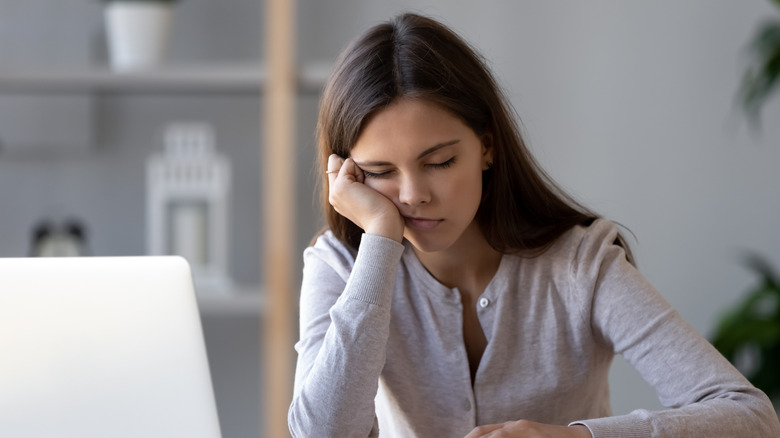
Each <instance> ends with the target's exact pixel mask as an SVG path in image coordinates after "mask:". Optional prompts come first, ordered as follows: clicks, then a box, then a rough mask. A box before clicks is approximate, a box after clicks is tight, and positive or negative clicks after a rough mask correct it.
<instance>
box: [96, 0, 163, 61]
mask: <svg viewBox="0 0 780 438" xmlns="http://www.w3.org/2000/svg"><path fill="white" fill-rule="evenodd" d="M171 12H172V7H171V4H170V3H157V2H150V1H112V2H109V3H108V4H107V5H106V9H105V20H106V34H107V36H108V49H109V56H110V61H111V66H112V67H113V68H114V69H116V70H136V69H145V68H150V67H155V66H158V65H160V64H161V63H162V61H163V60H164V59H165V54H166V50H167V46H168V36H169V34H170V28H171V15H172V14H171Z"/></svg>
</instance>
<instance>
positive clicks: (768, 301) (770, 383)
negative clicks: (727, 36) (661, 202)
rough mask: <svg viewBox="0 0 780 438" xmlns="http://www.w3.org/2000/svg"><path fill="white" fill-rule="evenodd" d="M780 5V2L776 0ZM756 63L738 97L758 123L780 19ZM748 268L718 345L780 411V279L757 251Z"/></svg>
mask: <svg viewBox="0 0 780 438" xmlns="http://www.w3.org/2000/svg"><path fill="white" fill-rule="evenodd" d="M770 1H771V2H772V3H773V4H775V5H776V6H778V7H780V0H770ZM748 51H749V55H750V64H749V65H748V68H747V70H746V71H745V73H744V76H743V78H742V84H741V87H740V89H739V93H738V98H739V103H740V105H741V106H742V109H743V110H744V111H745V113H746V115H747V116H748V118H749V120H750V121H751V122H752V123H753V126H754V127H757V126H758V125H759V122H760V120H759V115H760V111H761V107H762V106H763V104H764V102H765V101H766V99H767V98H768V97H769V95H770V94H771V93H772V92H773V91H774V90H775V89H776V88H777V86H778V84H779V83H780V19H778V18H775V19H773V20H769V21H766V22H764V23H763V24H762V25H761V27H760V28H759V29H758V31H757V32H756V34H755V35H754V37H753V39H752V40H751V42H750V43H749V45H748ZM745 264H746V266H747V267H748V268H749V269H751V270H752V271H753V272H755V273H756V274H757V275H758V277H759V282H758V284H757V285H756V286H755V287H754V288H753V289H752V290H751V291H749V292H748V294H747V296H746V297H744V298H743V300H742V301H741V302H740V303H739V304H738V305H737V306H736V308H734V309H732V310H730V311H729V312H727V313H726V314H724V315H723V318H722V319H721V321H720V323H719V325H718V326H717V329H716V331H715V334H714V337H713V342H712V343H713V345H714V346H715V348H717V349H718V350H719V351H720V352H721V353H722V354H723V355H724V356H725V357H726V358H727V359H729V360H730V361H731V362H732V363H734V364H735V365H736V366H737V368H738V369H739V370H740V371H741V372H742V373H743V374H745V377H747V378H748V379H749V380H750V381H751V383H753V384H754V385H755V386H756V387H757V388H759V389H761V390H762V391H764V392H765V393H766V394H767V395H768V396H769V398H770V399H772V401H773V402H774V404H775V407H776V408H778V409H780V277H778V276H777V274H776V273H775V272H774V270H773V269H772V267H771V265H770V263H769V262H768V261H766V260H765V259H763V258H761V257H759V256H757V255H755V254H752V255H750V256H748V257H747V258H746V263H745Z"/></svg>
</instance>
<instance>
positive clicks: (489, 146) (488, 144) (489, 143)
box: [480, 133, 493, 170]
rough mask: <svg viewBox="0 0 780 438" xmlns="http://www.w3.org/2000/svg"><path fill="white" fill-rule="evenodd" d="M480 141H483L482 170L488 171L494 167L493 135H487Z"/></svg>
mask: <svg viewBox="0 0 780 438" xmlns="http://www.w3.org/2000/svg"><path fill="white" fill-rule="evenodd" d="M480 140H481V141H482V170H488V169H490V168H491V167H493V135H492V134H490V133H485V134H483V135H482V138H481V139H480Z"/></svg>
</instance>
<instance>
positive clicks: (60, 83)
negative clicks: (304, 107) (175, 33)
mask: <svg viewBox="0 0 780 438" xmlns="http://www.w3.org/2000/svg"><path fill="white" fill-rule="evenodd" d="M328 69H329V66H328V65H326V64H312V65H309V66H305V67H304V68H301V69H300V70H299V71H298V72H296V74H295V86H296V89H297V90H298V92H299V93H302V94H305V93H318V92H319V91H320V90H321V89H322V85H323V84H324V83H325V80H326V78H327V75H328ZM267 87H268V69H267V68H266V67H265V66H264V65H260V64H244V65H239V64H237V65H218V66H214V65H203V66H198V65H190V66H184V65H180V66H176V65H171V66H165V67H161V68H159V69H154V70H141V71H132V72H116V71H113V70H111V69H110V68H108V67H90V66H86V67H57V68H54V69H51V68H47V67H29V68H17V69H9V68H2V69H0V92H2V93H25V94H53V93H62V94H85V93H133V94H138V93H155V94H178V93H185V94H190V93H196V94H204V93H205V94H208V93H217V94H246V93H256V94H257V93H261V92H263V91H265V90H266V89H267Z"/></svg>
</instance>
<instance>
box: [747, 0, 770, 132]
mask: <svg viewBox="0 0 780 438" xmlns="http://www.w3.org/2000/svg"><path fill="white" fill-rule="evenodd" d="M770 1H771V2H772V3H773V4H774V5H775V6H777V7H779V8H780V0H770ZM747 48H748V55H749V56H750V59H749V62H750V64H749V66H748V68H747V70H746V71H745V73H744V75H743V76H742V86H741V88H740V90H739V96H738V98H739V101H740V104H741V105H742V109H743V110H744V111H745V113H746V114H747V115H748V117H749V118H750V120H751V121H752V122H754V123H756V124H757V123H758V121H759V118H758V117H759V113H760V111H761V107H762V106H763V104H764V102H765V101H766V99H767V98H768V97H769V96H770V95H771V94H772V91H773V90H774V89H775V88H776V87H777V84H778V82H780V19H778V18H775V19H772V20H767V21H766V22H764V23H763V24H762V25H761V27H759V29H758V31H757V32H756V34H755V35H754V36H753V39H752V40H751V41H750V43H749V44H748V47H747Z"/></svg>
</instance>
